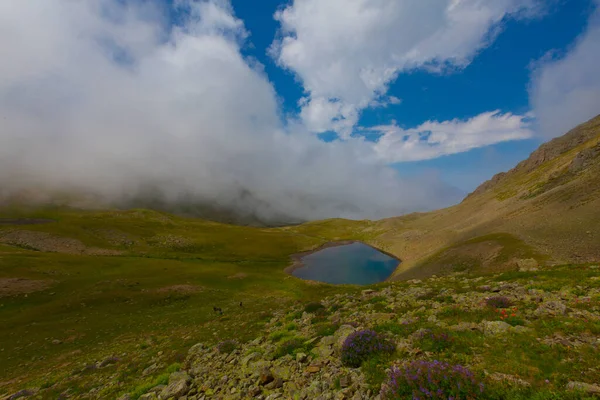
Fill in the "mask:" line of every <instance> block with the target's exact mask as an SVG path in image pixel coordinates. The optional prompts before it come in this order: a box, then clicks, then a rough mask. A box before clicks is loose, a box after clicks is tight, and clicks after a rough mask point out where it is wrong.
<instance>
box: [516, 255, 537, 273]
mask: <svg viewBox="0 0 600 400" xmlns="http://www.w3.org/2000/svg"><path fill="white" fill-rule="evenodd" d="M516 264H517V267H518V268H519V271H520V272H529V271H537V270H538V262H537V261H536V260H535V259H533V258H527V259H519V260H517V262H516Z"/></svg>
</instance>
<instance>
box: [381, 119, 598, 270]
mask: <svg viewBox="0 0 600 400" xmlns="http://www.w3.org/2000/svg"><path fill="white" fill-rule="evenodd" d="M375 229H377V230H379V231H380V232H381V234H380V235H378V236H377V237H376V238H375V239H374V240H373V241H372V243H373V244H375V245H378V246H380V247H381V248H383V249H385V250H387V251H389V252H391V253H393V254H395V255H397V256H398V257H400V258H402V260H403V263H402V265H401V268H400V269H399V270H398V271H397V273H396V274H395V278H398V279H402V278H409V277H420V276H426V275H431V274H436V273H437V274H439V273H444V272H451V271H456V270H464V269H509V268H514V267H515V266H516V264H517V263H518V262H521V263H522V262H523V261H522V260H525V259H527V260H529V259H534V260H536V262H538V263H551V264H552V263H568V262H573V263H583V262H596V261H598V260H600V246H599V245H598V243H600V116H597V117H596V118H594V119H592V120H590V121H588V122H586V123H584V124H582V125H580V126H578V127H576V128H575V129H573V130H571V131H570V132H568V133H567V134H565V135H564V136H562V137H559V138H556V139H553V140H551V141H549V142H548V143H545V144H543V145H542V146H540V147H539V148H538V149H537V150H536V151H534V152H533V153H532V154H531V156H530V157H529V158H528V159H526V160H524V161H522V162H521V163H519V164H518V165H517V166H516V167H515V168H513V169H512V170H510V171H508V172H506V173H500V174H498V175H496V176H494V177H493V178H492V179H491V180H489V181H487V182H485V183H483V184H482V185H481V186H479V187H478V188H477V189H476V190H475V191H474V192H473V193H471V194H469V195H468V196H467V197H466V198H465V199H464V201H462V202H461V203H460V204H458V205H456V206H453V207H450V208H446V209H442V210H438V211H434V212H430V213H420V214H410V215H406V216H402V217H396V218H390V219H386V220H382V221H379V222H378V223H377V227H376V228H375Z"/></svg>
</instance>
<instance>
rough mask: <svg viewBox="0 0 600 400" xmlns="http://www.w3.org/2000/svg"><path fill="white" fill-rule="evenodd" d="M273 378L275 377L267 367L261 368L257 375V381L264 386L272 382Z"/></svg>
mask: <svg viewBox="0 0 600 400" xmlns="http://www.w3.org/2000/svg"><path fill="white" fill-rule="evenodd" d="M274 379H275V377H274V376H273V373H272V372H271V370H270V369H269V368H263V369H262V371H260V376H259V377H258V382H259V383H260V384H261V385H262V386H264V385H267V384H269V383H271V382H273V380H274Z"/></svg>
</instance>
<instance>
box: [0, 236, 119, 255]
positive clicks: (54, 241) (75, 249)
mask: <svg viewBox="0 0 600 400" xmlns="http://www.w3.org/2000/svg"><path fill="white" fill-rule="evenodd" d="M0 243H5V244H10V245H13V246H18V247H22V248H25V249H30V250H37V251H46V252H52V253H66V254H82V255H90V256H116V255H120V254H122V252H121V251H118V250H111V249H101V248H95V247H88V246H86V245H84V244H83V243H82V242H80V241H79V240H77V239H71V238H65V237H61V236H56V235H52V234H50V233H46V232H35V231H18V230H17V231H7V232H0Z"/></svg>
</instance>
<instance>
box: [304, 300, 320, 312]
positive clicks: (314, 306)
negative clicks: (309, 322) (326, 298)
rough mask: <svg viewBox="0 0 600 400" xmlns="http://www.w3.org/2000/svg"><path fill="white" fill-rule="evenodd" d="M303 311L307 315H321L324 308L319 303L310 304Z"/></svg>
mask: <svg viewBox="0 0 600 400" xmlns="http://www.w3.org/2000/svg"><path fill="white" fill-rule="evenodd" d="M304 311H305V312H307V313H309V314H322V313H324V312H325V306H324V305H323V304H321V303H319V302H312V303H308V304H307V305H306V306H304Z"/></svg>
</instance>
